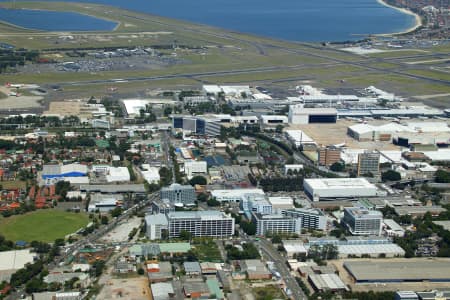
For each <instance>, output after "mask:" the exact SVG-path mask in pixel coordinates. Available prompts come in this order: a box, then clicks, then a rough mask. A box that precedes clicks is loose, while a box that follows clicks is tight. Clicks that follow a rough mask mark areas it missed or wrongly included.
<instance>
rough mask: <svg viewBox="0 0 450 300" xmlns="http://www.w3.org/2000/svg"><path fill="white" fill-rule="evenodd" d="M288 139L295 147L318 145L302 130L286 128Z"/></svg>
mask: <svg viewBox="0 0 450 300" xmlns="http://www.w3.org/2000/svg"><path fill="white" fill-rule="evenodd" d="M285 134H286V137H287V139H288V140H289V141H290V142H291V143H292V145H294V146H295V147H305V146H306V147H316V146H317V143H316V142H315V141H314V140H313V139H312V138H310V137H309V136H308V135H307V134H306V133H304V132H303V131H301V130H286V131H285Z"/></svg>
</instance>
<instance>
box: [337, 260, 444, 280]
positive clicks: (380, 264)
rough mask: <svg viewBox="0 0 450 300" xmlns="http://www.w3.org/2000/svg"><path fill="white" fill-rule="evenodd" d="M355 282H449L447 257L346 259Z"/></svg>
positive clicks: (345, 265)
mask: <svg viewBox="0 0 450 300" xmlns="http://www.w3.org/2000/svg"><path fill="white" fill-rule="evenodd" d="M344 268H345V269H346V270H347V271H348V273H349V274H350V275H351V276H352V277H353V278H354V280H355V281H356V282H357V283H401V282H422V281H426V282H450V260H449V259H413V258H408V259H395V260H392V259H391V260H366V261H346V262H344Z"/></svg>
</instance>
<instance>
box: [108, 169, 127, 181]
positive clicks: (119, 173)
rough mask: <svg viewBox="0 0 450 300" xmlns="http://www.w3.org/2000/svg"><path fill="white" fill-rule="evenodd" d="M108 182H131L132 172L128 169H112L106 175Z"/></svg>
mask: <svg viewBox="0 0 450 300" xmlns="http://www.w3.org/2000/svg"><path fill="white" fill-rule="evenodd" d="M106 181H108V182H124V181H130V172H129V171H128V168H127V167H117V168H114V167H110V168H109V169H108V173H107V174H106Z"/></svg>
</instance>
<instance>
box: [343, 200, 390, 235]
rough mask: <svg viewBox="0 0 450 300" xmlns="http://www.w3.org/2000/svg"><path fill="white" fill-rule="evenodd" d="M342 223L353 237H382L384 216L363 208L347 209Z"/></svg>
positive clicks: (378, 212)
mask: <svg viewBox="0 0 450 300" xmlns="http://www.w3.org/2000/svg"><path fill="white" fill-rule="evenodd" d="M342 221H343V222H344V224H345V225H346V226H347V228H348V229H349V230H350V232H351V233H352V234H353V235H381V228H382V227H381V225H382V222H383V214H382V213H381V212H380V211H378V210H368V209H366V208H363V207H347V208H344V217H343V219H342Z"/></svg>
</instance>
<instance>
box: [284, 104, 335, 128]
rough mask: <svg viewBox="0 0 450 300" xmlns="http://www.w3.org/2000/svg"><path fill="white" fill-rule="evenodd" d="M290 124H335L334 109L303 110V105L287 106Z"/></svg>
mask: <svg viewBox="0 0 450 300" xmlns="http://www.w3.org/2000/svg"><path fill="white" fill-rule="evenodd" d="M288 118H289V123H290V124H311V123H336V121H337V110H336V109H335V108H305V107H304V106H303V104H296V105H289V115H288Z"/></svg>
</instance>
